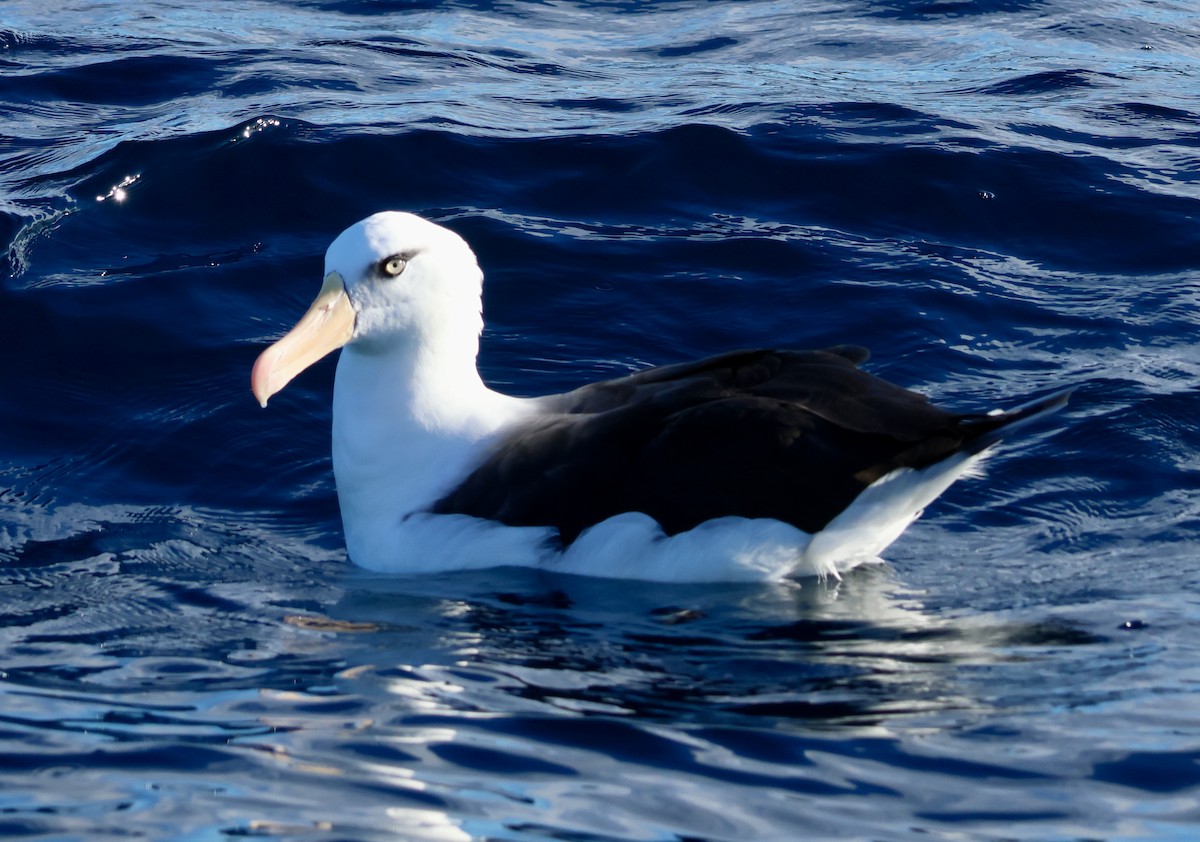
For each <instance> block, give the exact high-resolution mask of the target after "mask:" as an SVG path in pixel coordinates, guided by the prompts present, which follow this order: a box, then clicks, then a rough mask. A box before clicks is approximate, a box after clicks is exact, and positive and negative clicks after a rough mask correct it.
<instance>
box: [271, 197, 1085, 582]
mask: <svg viewBox="0 0 1200 842" xmlns="http://www.w3.org/2000/svg"><path fill="white" fill-rule="evenodd" d="M482 284H483V273H482V272H481V271H480V268H479V265H478V262H477V260H476V258H475V255H474V253H473V252H472V251H471V249H470V247H469V246H468V245H467V243H466V242H465V241H464V240H463V239H462V238H461V237H460V236H458V235H457V234H455V233H454V232H452V231H450V230H449V229H447V228H444V227H442V226H440V225H437V224H435V223H433V222H430V221H428V220H425V219H423V218H421V217H418V216H415V215H412V214H409V213H402V212H396V211H389V212H384V213H377V214H375V215H373V216H370V217H368V218H367V219H365V220H363V221H361V222H359V223H357V224H356V225H353V226H351V227H350V228H348V229H346V230H345V231H343V232H342V233H341V235H339V236H338V237H337V239H335V240H334V241H333V243H332V245H330V246H329V250H328V252H327V253H326V256H325V275H324V283H323V285H322V287H321V290H320V293H319V294H318V296H317V298H316V300H315V302H314V303H313V304H312V306H311V307H310V308H309V310H308V312H307V313H305V315H304V316H303V317H302V318H301V319H300V321H299V322H298V323H297V324H296V326H295V327H294V328H293V329H292V330H291V331H290V332H288V333H287V334H286V335H285V336H283V338H281V339H280V340H279V341H277V342H276V343H275V344H273V345H271V346H270V347H269V348H267V349H266V350H265V351H263V352H262V354H261V355H260V356H259V358H258V359H257V361H256V362H255V364H254V368H253V371H252V373H251V388H252V390H253V392H254V395H255V397H256V398H257V399H258V401H259V403H260V404H261V405H262V406H264V407H265V406H266V405H267V400H268V399H269V398H270V397H271V396H272V395H274V394H275V393H277V392H278V391H279V390H280V389H282V388H283V387H284V386H285V385H287V383H288V382H289V381H291V380H292V379H293V378H294V377H295V376H296V375H298V374H299V373H300V372H301V371H303V370H304V369H306V368H307V367H308V366H310V365H312V364H313V363H314V362H316V361H317V360H318V359H321V358H322V357H324V356H325V355H327V354H329V353H331V352H332V351H334V350H336V349H339V348H340V349H341V355H340V358H339V360H338V364H337V373H336V378H335V382H334V389H333V470H334V478H335V482H336V486H337V494H338V502H339V506H340V508H341V513H342V524H343V529H344V533H345V541H346V548H347V551H348V553H349V556H350V559H351V560H352V561H353V562H355V563H356V564H358V565H359V566H362V567H365V568H368V569H371V570H376V571H381V572H401V573H432V572H438V571H446V570H460V569H467V568H482V567H493V566H503V565H520V566H541V567H545V568H548V569H553V570H557V571H562V572H565V573H577V574H583V575H592V576H608V577H618V578H628V579H640V580H653V581H674V582H682V581H693V582H705V581H707V582H713V581H749V580H755V581H778V580H781V579H785V578H799V577H806V576H821V577H824V576H834V577H836V576H839V575H840V573H842V572H844V571H845V570H847V569H849V568H851V567H854V566H856V565H858V564H861V563H863V562H866V561H874V560H877V559H878V557H879V555H880V553H882V552H883V550H884V549H885V548H886V547H887V546H888V545H889V544H891V543H892V542H893V541H894V540H895V539H896V538H897V537H898V536H899V535H900V534H901V533H902V532H903V531H904V530H905V528H907V527H908V525H909V524H910V523H912V521H913V520H915V519H916V518H917V517H918V516H919V515H920V514H921V511H922V510H923V509H924V508H925V507H926V506H927V505H928V504H930V503H931V502H933V500H934V499H935V498H937V497H938V495H940V494H941V493H942V492H943V491H945V490H946V488H948V487H949V486H950V485H951V483H953V482H954V481H955V480H956V479H957V478H959V477H961V476H963V475H964V474H967V473H970V472H972V470H973V468H975V466H976V465H977V463H978V462H979V461H980V460H981V459H982V458H983V457H984V456H985V455H986V454H987V453H988V451H989V450H990V449H991V448H992V447H993V445H995V444H996V443H997V442H999V441H1000V440H1001V439H1002V438H1004V437H1006V436H1008V435H1009V434H1011V433H1014V432H1016V431H1017V430H1018V429H1020V428H1022V427H1025V426H1026V425H1027V424H1028V423H1030V422H1032V421H1034V420H1035V419H1038V418H1041V417H1042V416H1044V415H1045V414H1047V413H1049V412H1052V411H1054V410H1056V409H1058V408H1060V407H1061V406H1062V405H1063V404H1064V403H1065V402H1066V400H1067V393H1066V392H1059V393H1056V394H1053V395H1050V396H1048V397H1043V398H1041V399H1039V400H1034V401H1029V402H1026V403H1023V404H1021V405H1019V406H1017V407H1016V408H1013V409H1009V410H1007V411H999V410H993V411H991V412H988V413H980V414H960V413H955V412H950V411H948V410H945V409H941V408H939V407H937V406H934V405H933V404H932V403H931V402H930V401H929V400H928V399H927V398H926V397H925V396H923V395H921V394H918V393H916V392H913V391H909V390H907V389H904V388H901V387H900V386H896V385H893V384H892V383H889V382H887V381H885V380H883V379H881V378H879V377H877V376H875V375H872V374H870V373H868V372H866V371H863V370H862V369H861V368H860V367H859V366H860V365H861V364H862V363H863V362H865V361H866V359H867V357H868V352H867V351H866V349H865V348H861V347H858V346H851V345H840V346H837V347H832V348H825V349H823V350H811V351H798V350H774V349H752V350H738V351H731V352H727V353H723V354H719V355H717V356H713V357H708V358H706V359H701V360H697V361H695V362H685V363H679V364H674V365H665V366H661V367H657V368H650V369H648V370H645V371H641V372H638V373H635V374H632V375H629V376H626V377H619V378H617V379H613V380H605V381H602V382H597V383H591V384H589V385H585V386H582V387H580V388H578V389H575V390H573V391H570V392H566V393H563V394H554V395H546V396H543V397H533V398H524V397H514V396H510V395H505V394H502V393H500V392H497V391H495V390H493V389H491V388H489V387H488V386H487V385H486V384H485V383H484V382H483V380H482V378H481V377H480V374H479V370H478V368H477V364H476V357H477V354H478V351H479V337H480V334H481V332H482V330H483V316H482Z"/></svg>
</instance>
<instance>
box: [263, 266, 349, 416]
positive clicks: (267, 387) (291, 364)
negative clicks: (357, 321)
mask: <svg viewBox="0 0 1200 842" xmlns="http://www.w3.org/2000/svg"><path fill="white" fill-rule="evenodd" d="M353 335H354V308H353V307H352V306H351V304H350V298H349V297H348V296H347V295H346V285H345V283H344V282H343V281H342V276H341V275H339V274H338V273H337V272H330V273H329V274H328V275H326V276H325V283H324V284H322V286H321V292H320V294H319V295H317V300H316V301H314V302H313V303H312V306H311V307H309V308H308V312H307V313H305V314H304V316H303V318H301V319H300V321H299V322H297V323H296V326H295V327H294V328H292V329H291V330H290V331H288V332H287V334H286V335H285V336H284V337H283V338H282V339H280V340H279V341H278V342H276V343H275V344H274V345H272V346H271V347H270V348H268V349H267V350H265V351H263V352H262V353H261V354H260V355H259V357H258V359H257V360H255V362H254V368H253V370H252V371H251V372H250V388H251V389H252V390H253V391H254V397H256V398H257V399H258V402H259V403H260V404H261V405H263V406H266V405H267V401H268V400H269V399H270V398H271V396H272V395H274V394H275V393H276V392H278V391H279V390H280V389H282V388H283V387H284V386H286V385H287V384H288V383H290V382H291V380H292V378H293V377H295V376H296V375H297V374H299V373H300V372H302V371H304V369H306V368H308V367H309V366H310V365H312V364H313V363H315V362H316V361H317V360H319V359H321V357H323V356H325V355H326V354H328V353H329V352H330V351H335V350H337V349H338V348H341V347H342V346H343V345H345V344H346V343H347V342H349V341H350V337H351V336H353Z"/></svg>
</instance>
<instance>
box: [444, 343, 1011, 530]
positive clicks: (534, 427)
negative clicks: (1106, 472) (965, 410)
mask: <svg viewBox="0 0 1200 842" xmlns="http://www.w3.org/2000/svg"><path fill="white" fill-rule="evenodd" d="M867 356H868V352H867V351H866V349H865V348H859V347H857V346H839V347H836V348H828V349H826V350H823V351H772V350H747V351H734V352H731V353H727V354H722V355H720V356H716V357H710V358H708V359H705V360H700V361H698V362H694V363H685V364H681V365H673V366H663V367H661V368H653V369H649V370H647V371H643V372H639V373H637V374H634V375H631V376H628V377H622V378H619V379H616V380H608V381H604V382H601V383H595V384H592V385H588V386H584V387H582V388H580V389H576V390H575V391H572V392H567V393H565V394H562V395H554V396H550V397H547V398H543V399H540V400H541V408H542V409H543V411H544V414H543V415H541V416H539V417H538V418H537V419H536V420H534V421H532V422H530V423H528V424H526V425H523V426H521V427H520V428H518V429H515V430H513V431H512V432H511V433H509V434H508V435H506V436H505V437H503V438H502V439H501V440H500V441H498V442H497V443H496V445H495V447H494V449H493V450H492V451H491V453H490V454H489V455H488V457H487V458H486V459H485V460H484V461H483V463H482V464H480V465H479V466H478V467H477V468H476V469H475V470H474V471H473V472H472V473H471V474H470V475H469V476H468V477H467V478H466V479H465V480H464V481H463V482H462V483H461V484H460V485H459V486H458V487H457V488H455V489H453V490H452V491H451V492H449V493H448V494H446V495H445V496H444V497H442V499H440V500H438V501H437V503H435V504H434V505H433V507H432V511H433V512H436V513H446V514H448V513H461V514H469V515H474V516H476V517H481V518H489V519H492V520H498V521H501V522H503V523H506V524H509V525H512V526H553V527H557V528H558V530H559V533H560V535H561V537H562V540H563V543H564V544H567V543H570V542H571V541H573V540H574V539H575V538H576V537H578V535H579V533H580V532H582V531H583V530H584V529H586V528H587V527H589V526H591V525H593V524H595V523H598V522H600V521H602V520H604V519H606V518H608V517H611V516H613V515H616V514H621V513H623V512H643V513H645V514H647V515H649V516H651V517H653V518H654V519H655V520H657V521H658V522H659V524H661V525H662V527H663V529H664V531H665V532H666V533H667V534H668V535H672V534H675V533H678V532H682V531H685V530H688V529H691V528H692V527H694V526H696V525H698V524H700V523H702V522H704V521H706V520H710V519H712V518H716V517H722V516H726V515H739V516H742V517H751V518H760V517H768V518H776V519H778V520H781V521H784V522H787V523H790V524H792V525H794V526H797V527H799V528H800V529H803V530H805V531H806V532H810V533H813V532H817V531H819V530H820V529H821V528H823V527H824V526H825V525H826V524H827V523H829V521H830V520H831V519H832V518H834V517H835V516H836V515H837V514H838V513H839V512H841V511H842V510H843V509H845V508H846V507H847V506H849V505H850V503H851V502H852V501H853V500H854V498H855V497H857V496H858V494H859V493H860V492H861V491H862V490H863V489H864V488H866V487H867V486H868V485H870V484H871V483H872V482H874V481H875V480H877V479H879V478H880V477H881V476H883V475H884V474H887V473H888V472H890V471H892V470H894V469H896V468H900V467H911V468H923V467H926V466H928V465H931V464H933V463H935V462H938V461H940V460H942V459H944V458H946V457H947V456H950V455H951V454H954V453H956V452H958V451H960V450H964V449H981V448H982V447H984V446H986V444H990V443H991V441H994V440H995V438H996V436H994V435H992V436H985V434H987V433H990V432H994V431H995V430H996V429H997V428H999V427H1001V426H1003V425H1004V424H1005V423H1007V421H1008V420H1010V419H1009V418H1008V417H1007V416H999V417H991V416H981V415H965V416H964V415H956V414H953V413H950V412H947V411H945V410H942V409H939V408H937V407H935V406H933V405H932V404H931V403H930V402H929V400H928V399H927V398H925V397H924V396H923V395H919V394H917V393H915V392H910V391H908V390H906V389H902V388H900V387H899V386H895V385H893V384H891V383H888V382H887V381H885V380H882V379H880V378H879V377H876V376H874V375H871V374H868V373H866V372H864V371H861V370H860V369H859V368H858V364H859V363H862V362H863V361H865V360H866V359H867ZM981 437H983V438H982V439H981ZM976 441H981V442H982V443H980V444H979V445H978V447H976V448H972V443H973V442H976Z"/></svg>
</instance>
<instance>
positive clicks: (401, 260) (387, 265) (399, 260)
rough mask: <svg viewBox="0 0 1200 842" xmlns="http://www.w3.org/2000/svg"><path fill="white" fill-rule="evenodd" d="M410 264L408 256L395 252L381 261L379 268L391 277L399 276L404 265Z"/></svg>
mask: <svg viewBox="0 0 1200 842" xmlns="http://www.w3.org/2000/svg"><path fill="white" fill-rule="evenodd" d="M407 265H408V258H407V257H405V256H404V255H402V254H394V255H392V256H391V257H389V258H386V259H384V260H382V261H380V263H379V268H380V269H382V270H383V274H385V275H387V276H388V277H389V278H396V277H399V276H400V274H401V273H402V272H403V271H404V267H405V266H407Z"/></svg>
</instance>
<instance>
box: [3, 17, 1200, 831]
mask: <svg viewBox="0 0 1200 842" xmlns="http://www.w3.org/2000/svg"><path fill="white" fill-rule="evenodd" d="M202 7H203V8H202ZM1197 91H1200V19H1198V18H1197V16H1196V14H1195V10H1194V8H1192V6H1191V4H1189V3H1185V2H1183V0H1159V1H1158V2H1152V0H1132V2H1129V1H1128V0H1121V2H1116V0H1103V1H1102V2H1086V3H1085V2H1078V0H993V2H939V0H926V2H906V0H891V2H882V1H881V2H865V1H864V2H855V0H842V1H841V2H833V1H832V0H830V2H818V3H803V4H801V3H787V2H767V0H761V1H760V0H747V2H740V3H696V2H682V0H681V2H668V0H662V2H656V3H634V2H616V0H613V2H590V3H586V2H570V1H569V0H564V2H555V3H534V2H521V1H518V2H508V3H467V2H459V3H446V4H439V3H401V2H366V0H363V2H337V0H328V2H318V0H313V2H292V3H284V2H265V1H264V0H258V1H257V2H255V1H254V0H251V2H245V0H238V2H232V0H210V2H208V3H205V4H190V3H149V2H145V3H140V2H130V3H105V2H85V1H84V0H68V2H65V3H62V4H45V3H43V2H40V0H36V2H35V0H6V2H4V3H3V4H0V236H2V238H3V241H4V242H5V244H6V250H7V265H6V272H5V274H4V281H3V286H2V292H0V295H2V296H3V298H2V301H0V328H2V332H0V335H2V336H3V337H4V346H3V347H4V358H5V360H4V366H3V381H2V382H3V388H2V389H0V430H2V431H3V432H2V435H0V693H2V695H0V836H3V837H5V838H41V839H55V840H76V839H79V840H82V839H89V840H91V839H107V838H134V839H179V840H215V839H224V838H230V837H233V838H237V837H255V836H267V837H271V838H289V839H302V840H335V839H336V840H350V839H354V840H375V839H379V840H382V839H416V840H467V839H496V840H501V839H502V840H521V841H522V842H526V841H531V840H572V842H580V840H587V842H592V841H593V840H678V839H688V840H701V839H703V840H794V839H806V838H830V839H862V840H901V839H904V840H907V839H957V840H961V839H971V840H993V839H1022V840H1024V839H1029V840H1033V839H1037V840H1068V839H1085V838H1087V839H1096V838H1103V839H1121V840H1145V839H1193V838H1195V837H1196V835H1197V833H1200V667H1198V664H1200V634H1198V626H1200V552H1198V547H1200V544H1198V539H1200V534H1198V533H1200V483H1198V482H1197V472H1198V471H1200V456H1198V455H1197V454H1198V453H1200V413H1198V410H1200V395H1198V393H1197V382H1198V378H1200V342H1198V338H1197V337H1198V333H1197V326H1196V321H1197V303H1198V301H1200V286H1198V282H1200V225H1198V223H1200V218H1198V217H1200V99H1198V98H1197ZM387 208H394V209H403V210H411V211H416V212H418V213H421V214H424V215H426V216H429V217H431V218H433V219H436V220H439V221H441V222H443V223H444V224H446V225H448V226H450V227H452V228H454V229H455V230H457V231H459V232H460V233H462V234H463V235H464V236H466V237H467V239H468V240H469V241H470V242H471V243H472V245H473V246H474V247H475V249H476V251H477V253H478V254H479V256H480V259H481V262H482V265H483V267H484V270H485V272H486V274H487V279H488V283H487V289H486V300H485V306H486V315H487V318H488V328H487V332H486V334H485V337H484V348H483V354H482V360H481V364H482V366H483V368H484V371H485V374H486V377H487V379H488V380H489V381H490V382H491V383H493V384H494V385H498V386H502V387H503V388H506V389H509V390H511V391H514V392H517V393H521V394H536V393H539V392H544V391H551V390H561V389H564V388H567V387H570V386H573V385H577V384H579V383H582V382H585V381H588V380H592V379H596V378H598V377H604V376H610V375H614V374H619V373H623V372H627V371H630V370H632V369H634V368H637V367H640V366H643V365H647V364H657V363H668V362H674V361H678V360H681V359H686V358H689V357H693V356H696V355H700V354H706V353H711V352H715V351H718V350H723V349H726V348H732V347H742V346H757V345H787V346H796V347H820V346H823V345H827V344H833V343H839V342H857V343H862V344H865V345H868V346H870V347H871V348H872V349H873V351H874V354H875V356H874V360H873V362H872V363H871V366H872V370H874V371H876V372H878V373H881V374H883V375H885V376H887V377H889V378H891V379H894V380H896V381H898V382H901V383H904V384H906V385H909V386H913V387H916V388H919V389H921V390H923V391H925V392H927V393H928V394H930V395H932V396H933V397H934V398H936V399H937V400H938V401H940V402H944V403H946V404H948V405H952V406H955V407H958V408H961V409H963V410H986V409H988V408H990V407H992V406H994V405H997V404H1004V403H1008V402H1015V401H1018V400H1020V399H1021V398H1023V397H1024V396H1026V395H1029V394H1032V393H1036V392H1039V391H1041V390H1048V389H1050V388H1058V387H1062V386H1069V385H1075V386H1078V392H1077V395H1076V398H1075V400H1074V402H1073V404H1072V406H1071V408H1070V409H1069V410H1068V411H1067V412H1066V413H1064V414H1063V415H1061V416H1059V418H1058V421H1059V423H1056V424H1052V425H1047V426H1046V427H1044V428H1042V429H1040V430H1039V431H1038V432H1037V433H1036V434H1034V435H1031V436H1030V437H1028V438H1026V439H1024V440H1023V441H1021V442H1019V443H1016V444H1013V445H1011V446H1008V447H1007V448H1006V449H1005V450H1003V451H1002V452H1000V453H999V454H997V456H996V457H995V458H994V459H993V460H992V461H991V464H990V467H989V470H988V473H987V477H986V479H984V480H976V481H971V482H964V483H961V484H960V485H958V486H956V487H955V488H954V489H953V490H951V492H949V493H948V494H947V495H946V496H945V497H944V498H943V499H942V500H941V501H940V502H939V503H937V504H936V505H935V506H934V507H931V509H930V511H928V512H927V513H926V516H925V518H924V519H922V520H921V521H919V522H918V523H917V524H916V525H915V526H914V527H913V528H911V529H910V530H909V532H908V533H907V534H906V535H905V536H904V537H903V538H902V539H901V540H900V541H899V542H897V543H896V544H895V545H893V547H892V548H891V549H890V550H889V552H888V562H889V563H888V564H887V565H886V566H878V567H872V568H869V569H865V570H860V571H858V572H855V573H854V574H852V575H850V576H848V577H847V578H846V579H845V580H844V581H842V582H840V583H838V582H832V581H831V582H826V583H818V582H814V581H805V582H802V583H800V585H799V586H798V587H790V588H781V587H766V586H762V587H737V588H726V587H690V588H680V587H667V586H652V585H644V584H639V585H630V584H629V583H621V582H611V581H609V582H606V581H600V580H587V579H572V578H566V577H554V576H551V575H547V574H537V573H531V572H528V571H525V572H519V571H517V572H514V571H504V570H494V571H488V572H482V573H474V574H469V575H468V574H462V575H456V576H445V577H436V578H433V577H429V578H418V579H402V578H392V579H389V578H385V577H378V576H372V575H368V574H366V573H364V572H362V571H359V570H356V569H354V568H353V567H352V566H351V565H349V563H348V562H347V561H346V559H345V557H344V554H343V551H342V545H341V535H340V526H339V520H338V513H337V506H336V499H335V495H334V490H333V482H332V477H331V474H330V465H329V457H328V448H329V442H328V439H329V434H328V425H329V401H330V393H331V382H332V374H333V368H332V362H331V361H327V362H325V363H322V364H321V365H319V366H318V367H317V368H315V369H314V370H312V371H310V372H308V373H306V374H305V375H304V376H303V377H302V378H300V379H299V380H298V381H297V382H295V383H293V384H292V386H290V387H289V388H288V390H287V391H286V392H284V393H283V394H282V395H280V396H279V397H277V398H276V399H275V400H273V401H272V403H271V408H270V409H269V410H268V411H263V410H260V409H259V408H258V406H257V405H256V403H255V402H254V400H253V398H252V397H251V395H250V392H249V383H248V375H249V368H250V365H251V363H252V362H253V360H254V358H255V356H256V355H257V354H258V352H259V351H260V350H261V349H262V348H263V347H264V345H265V344H266V343H267V342H268V341H269V340H271V339H273V338H275V337H277V336H279V335H280V334H281V333H282V332H283V330H284V329H285V328H286V327H288V326H289V325H290V324H291V323H292V322H293V321H294V320H295V318H296V317H297V316H298V314H299V313H301V312H302V311H303V309H304V308H305V307H306V306H307V303H308V302H309V300H310V299H311V298H312V296H313V294H314V293H315V292H316V290H317V288H318V287H319V285H320V273H321V260H322V255H323V252H324V249H325V247H326V245H327V244H328V242H329V241H330V240H331V239H332V238H333V236H335V235H336V234H337V233H338V232H339V231H341V230H342V229H343V228H344V227H345V226H347V225H348V224H350V223H352V222H354V221H356V220H357V219H359V218H361V217H363V216H366V215H367V214H369V213H372V212H374V211H377V210H382V209H387Z"/></svg>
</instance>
